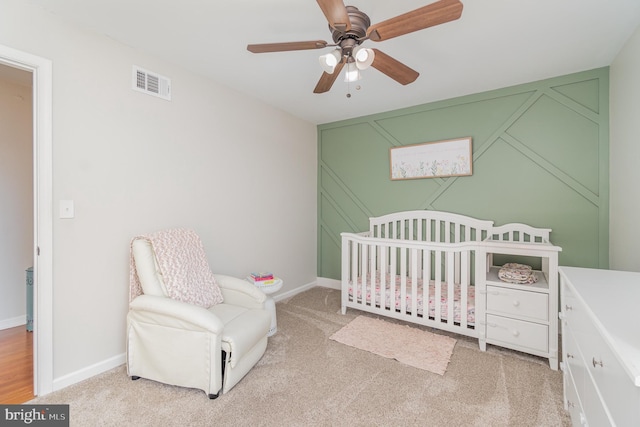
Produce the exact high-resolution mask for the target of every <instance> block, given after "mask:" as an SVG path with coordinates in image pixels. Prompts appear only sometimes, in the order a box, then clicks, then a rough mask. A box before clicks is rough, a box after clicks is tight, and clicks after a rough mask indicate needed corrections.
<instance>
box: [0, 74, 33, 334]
mask: <svg viewBox="0 0 640 427" xmlns="http://www.w3.org/2000/svg"><path fill="white" fill-rule="evenodd" d="M25 73H26V71H25ZM31 105H32V103H31V88H30V87H26V86H22V85H19V84H16V83H14V82H12V81H9V80H3V79H0V201H1V202H0V295H1V297H0V329H5V328H10V327H14V326H18V325H20V324H24V322H25V314H26V291H25V289H26V288H25V270H26V269H27V268H29V267H31V266H32V265H33V166H32V163H33V160H32V159H33V144H32V140H33V138H32V130H31V129H32V120H31Z"/></svg>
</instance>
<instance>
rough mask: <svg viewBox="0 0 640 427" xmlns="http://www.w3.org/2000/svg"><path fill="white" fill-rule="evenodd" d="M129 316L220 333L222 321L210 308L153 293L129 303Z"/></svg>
mask: <svg viewBox="0 0 640 427" xmlns="http://www.w3.org/2000/svg"><path fill="white" fill-rule="evenodd" d="M129 317H130V318H131V320H134V321H141V322H147V323H154V324H157V325H160V326H167V327H172V328H179V329H185V330H203V329H204V330H206V331H209V332H211V333H213V334H216V335H220V334H222V331H223V329H224V324H223V323H222V321H221V320H220V319H219V318H218V317H217V316H216V315H215V314H213V313H211V312H210V311H209V310H207V309H206V308H204V307H200V306H197V305H193V304H188V303H186V302H182V301H176V300H173V299H171V298H167V297H159V296H153V295H140V296H138V297H136V298H134V300H133V301H131V303H130V304H129Z"/></svg>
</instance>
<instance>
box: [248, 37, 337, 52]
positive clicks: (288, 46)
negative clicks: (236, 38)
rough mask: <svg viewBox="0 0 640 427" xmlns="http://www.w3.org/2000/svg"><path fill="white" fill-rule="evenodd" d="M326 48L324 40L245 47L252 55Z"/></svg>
mask: <svg viewBox="0 0 640 427" xmlns="http://www.w3.org/2000/svg"><path fill="white" fill-rule="evenodd" d="M325 47H327V42H326V41H324V40H310V41H306V42H286V43H262V44H250V45H247V50H248V51H249V52H253V53H267V52H286V51H289V50H305V49H322V48H325Z"/></svg>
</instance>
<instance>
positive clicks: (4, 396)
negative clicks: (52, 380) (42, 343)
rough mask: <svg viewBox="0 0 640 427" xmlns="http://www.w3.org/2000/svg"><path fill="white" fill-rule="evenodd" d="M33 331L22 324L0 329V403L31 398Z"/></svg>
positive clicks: (18, 401) (12, 402) (22, 401)
mask: <svg viewBox="0 0 640 427" xmlns="http://www.w3.org/2000/svg"><path fill="white" fill-rule="evenodd" d="M33 397H34V396H33V332H27V330H26V328H25V327H24V326H18V327H15V328H9V329H4V330H1V331H0V403H2V404H15V403H24V402H27V401H29V400H31V399H33Z"/></svg>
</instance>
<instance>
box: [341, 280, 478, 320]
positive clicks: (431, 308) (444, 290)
mask: <svg viewBox="0 0 640 427" xmlns="http://www.w3.org/2000/svg"><path fill="white" fill-rule="evenodd" d="M401 279H402V278H401V276H399V275H396V276H395V284H396V286H395V297H394V299H393V301H394V304H393V306H394V307H395V309H396V310H400V309H401V301H402V295H401V287H400V285H401ZM374 280H375V284H374V285H375V292H374V294H375V305H376V306H380V305H381V304H380V297H381V292H380V291H381V286H382V285H381V283H382V280H381V275H380V272H377V273H376V274H375V279H374ZM365 282H366V295H365V298H366V302H367V304H371V295H372V286H371V283H372V280H371V275H370V274H367V276H366V280H365ZM384 282H385V292H384V296H385V304H384V306H385V307H391V306H392V303H391V275H390V274H388V273H387V274H386V275H385V281H384ZM416 282H417V287H418V288H417V298H416V299H417V301H416V305H417V311H418V315H422V316H423V315H424V301H423V300H424V292H423V286H424V284H423V280H422V278H419V279H417V280H416ZM440 289H441V296H440V304H441V305H440V307H441V310H440V318H441V319H443V320H447V316H448V314H449V303H450V301H451V300H450V299H449V298H448V285H447V284H446V283H442V284H441V288H440ZM412 290H413V284H412V279H411V277H407V285H406V298H405V299H406V311H407V312H408V313H411V312H412V309H413V300H412V298H413V297H412V295H413V292H412ZM348 292H349V297H350V298H353V295H354V293H353V282H352V281H349V289H348ZM435 293H436V289H435V284H434V283H433V281H431V282H430V284H429V303H428V313H429V314H428V317H429V318H432V319H433V318H435V311H436V308H435V306H436V304H435V302H436V295H435ZM356 295H357V297H356V298H357V300H358V302H361V301H362V277H358V279H357V286H356ZM461 300H462V286H461V285H460V284H455V285H454V295H453V303H454V308H453V317H454V322H455V323H460V319H461V313H462V301H461ZM474 323H475V289H474V287H473V286H468V287H467V324H468V325H469V326H473V325H474Z"/></svg>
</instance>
